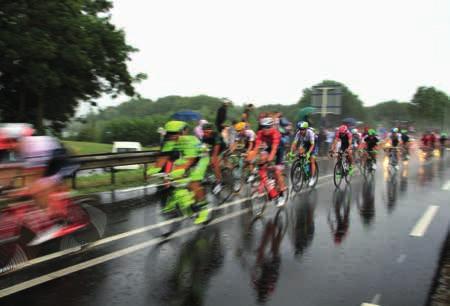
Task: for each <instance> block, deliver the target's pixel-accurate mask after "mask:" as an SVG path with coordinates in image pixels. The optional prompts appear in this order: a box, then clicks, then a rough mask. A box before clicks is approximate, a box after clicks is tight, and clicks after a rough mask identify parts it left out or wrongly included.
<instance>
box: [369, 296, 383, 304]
mask: <svg viewBox="0 0 450 306" xmlns="http://www.w3.org/2000/svg"><path fill="white" fill-rule="evenodd" d="M380 300H381V294H379V293H377V294H375V296H374V297H373V299H372V301H371V303H372V304H379V303H380Z"/></svg>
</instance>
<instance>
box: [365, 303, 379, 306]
mask: <svg viewBox="0 0 450 306" xmlns="http://www.w3.org/2000/svg"><path fill="white" fill-rule="evenodd" d="M361 306H380V305H377V304H372V303H362V304H361Z"/></svg>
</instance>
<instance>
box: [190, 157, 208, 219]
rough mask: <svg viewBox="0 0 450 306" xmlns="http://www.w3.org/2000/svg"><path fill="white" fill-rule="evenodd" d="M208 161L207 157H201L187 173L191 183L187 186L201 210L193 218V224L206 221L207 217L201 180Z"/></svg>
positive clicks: (206, 203)
mask: <svg viewBox="0 0 450 306" xmlns="http://www.w3.org/2000/svg"><path fill="white" fill-rule="evenodd" d="M209 163H210V158H209V157H206V156H205V157H202V158H200V160H199V161H198V163H197V164H196V165H195V168H194V169H193V170H192V171H191V174H190V175H189V179H190V180H191V183H190V184H189V186H188V188H189V190H191V191H192V192H193V193H194V197H195V202H196V204H197V205H198V206H199V207H201V211H200V212H199V214H198V216H197V218H196V219H195V221H194V223H195V224H200V223H204V222H206V221H208V218H209V207H208V202H207V200H206V192H205V189H204V187H203V184H202V181H203V180H204V178H205V175H206V171H207V169H208V166H209Z"/></svg>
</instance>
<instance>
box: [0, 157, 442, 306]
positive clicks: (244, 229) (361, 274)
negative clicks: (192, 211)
mask: <svg viewBox="0 0 450 306" xmlns="http://www.w3.org/2000/svg"><path fill="white" fill-rule="evenodd" d="M331 171H332V163H331V162H327V161H322V162H321V164H320V172H321V173H320V176H321V178H320V179H319V182H318V185H317V186H316V188H315V189H314V190H305V191H302V192H301V193H300V194H297V195H295V196H293V197H292V198H291V200H290V201H289V203H288V204H287V205H286V206H285V207H284V208H283V209H276V208H275V207H274V206H273V205H270V207H269V209H267V210H266V211H265V213H264V215H263V217H261V218H254V216H253V215H252V211H251V209H250V207H251V203H249V202H250V201H249V200H246V199H245V197H244V195H237V196H235V197H234V198H232V199H230V200H229V201H228V202H227V203H225V204H223V205H222V206H221V207H216V208H215V211H214V220H213V221H212V222H211V223H210V224H209V225H208V226H206V227H199V226H195V225H193V222H192V220H184V221H182V224H181V227H180V228H179V230H178V231H177V232H176V233H175V234H174V235H173V236H172V237H171V238H169V239H166V240H162V239H160V238H159V235H160V230H161V229H162V228H163V227H162V226H160V225H159V223H158V222H160V220H159V219H158V218H157V217H158V205H157V200H158V196H157V195H149V196H147V197H145V198H142V199H134V200H128V201H131V202H136V203H139V204H136V205H133V203H131V204H130V203H128V204H130V205H117V206H114V205H113V204H111V205H103V206H99V207H95V208H93V210H92V214H93V215H95V216H96V217H95V219H96V220H99V221H98V222H97V223H98V224H97V225H96V226H94V228H93V229H92V232H93V233H95V234H92V233H85V234H84V236H81V237H80V236H76V237H69V238H65V239H62V240H61V241H53V242H51V243H48V244H47V245H45V246H41V247H39V248H35V249H26V248H24V249H21V248H17V249H14V250H11V249H9V250H6V251H5V250H3V251H2V252H3V253H15V254H14V256H12V257H13V258H14V260H13V261H12V262H11V261H10V259H8V260H9V261H10V262H9V263H6V260H3V262H2V264H3V265H4V266H8V267H9V268H8V269H9V270H8V269H5V270H4V273H3V274H2V275H0V296H2V298H0V304H1V305H9V306H22V305H23V306H33V305H65V306H72V305H77V306H80V305H133V306H140V305H142V306H143V305H214V306H221V305H223V306H230V305H342V306H349V305H362V304H363V303H368V304H374V305H386V306H387V305H400V306H403V305H408V306H414V305H426V304H427V303H428V302H429V300H430V299H429V297H430V294H431V292H432V291H434V290H435V288H436V285H435V279H436V271H438V270H439V267H440V262H441V259H440V257H441V256H442V253H443V252H442V247H443V243H444V242H445V240H446V238H447V235H448V230H449V220H450V200H449V197H450V190H448V189H446V186H448V184H449V183H448V182H449V180H450V171H449V159H447V160H444V159H433V160H431V161H428V162H419V161H418V160H416V159H412V160H411V161H410V162H409V164H408V165H407V166H403V167H401V168H400V170H399V171H398V173H396V174H395V175H393V176H389V175H387V174H386V171H385V169H383V162H382V160H380V161H379V163H378V169H377V171H376V174H375V175H374V177H373V178H371V179H366V178H364V177H363V176H362V175H355V176H354V177H353V178H352V181H351V183H350V184H349V185H348V186H345V183H344V185H343V186H342V187H341V189H338V190H336V189H335V187H334V184H333V177H332V175H330V174H332V172H331ZM430 207H437V208H432V212H431V213H428V212H427V211H428V210H430ZM99 228H101V230H98V229H99ZM413 230H414V232H415V235H412V234H411V233H412V231H413ZM99 232H100V234H99ZM86 243H87V244H86ZM0 255H1V254H0ZM2 256H3V257H5V256H6V255H4V254H3V255H2ZM8 258H10V257H8ZM443 305H445V304H443Z"/></svg>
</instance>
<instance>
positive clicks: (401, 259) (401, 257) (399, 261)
mask: <svg viewBox="0 0 450 306" xmlns="http://www.w3.org/2000/svg"><path fill="white" fill-rule="evenodd" d="M405 259H406V255H405V254H402V255H400V256H399V257H398V258H397V263H399V264H400V263H403V262H404V261H405Z"/></svg>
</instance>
